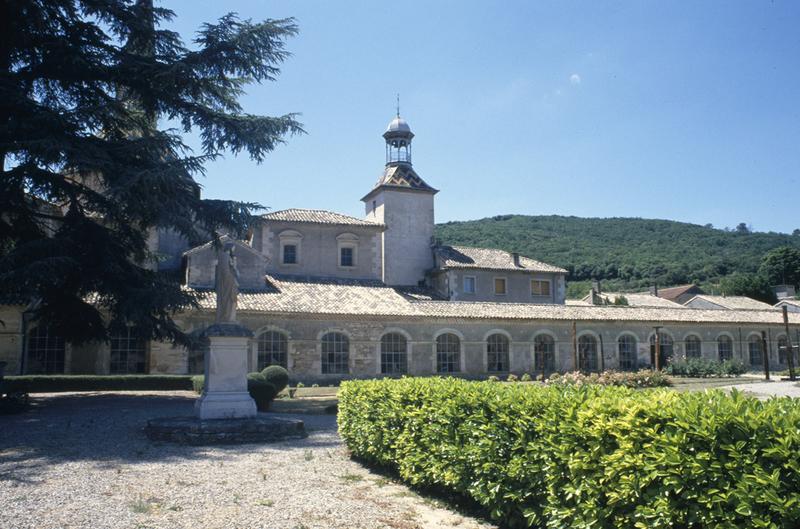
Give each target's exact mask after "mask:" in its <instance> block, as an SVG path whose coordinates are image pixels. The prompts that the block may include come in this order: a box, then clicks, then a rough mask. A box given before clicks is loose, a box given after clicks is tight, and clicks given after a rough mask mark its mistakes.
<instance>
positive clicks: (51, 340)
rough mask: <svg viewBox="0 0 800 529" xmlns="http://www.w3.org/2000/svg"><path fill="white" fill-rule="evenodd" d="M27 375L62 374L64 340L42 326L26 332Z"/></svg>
mask: <svg viewBox="0 0 800 529" xmlns="http://www.w3.org/2000/svg"><path fill="white" fill-rule="evenodd" d="M27 348H28V365H27V367H26V368H25V371H26V372H27V373H34V374H50V373H63V372H64V351H65V349H66V346H65V344H64V339H63V338H61V337H60V336H56V335H55V334H52V333H50V330H49V329H48V328H47V327H44V326H41V325H39V326H37V327H35V328H33V329H31V330H30V332H28V343H27Z"/></svg>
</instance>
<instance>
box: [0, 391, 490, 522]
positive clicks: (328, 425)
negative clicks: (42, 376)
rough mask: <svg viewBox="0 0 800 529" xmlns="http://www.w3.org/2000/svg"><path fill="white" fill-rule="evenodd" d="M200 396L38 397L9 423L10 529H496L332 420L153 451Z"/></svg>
mask: <svg viewBox="0 0 800 529" xmlns="http://www.w3.org/2000/svg"><path fill="white" fill-rule="evenodd" d="M194 399H195V395H194V394H192V393H190V392H174V393H169V394H164V393H148V392H143V393H138V394H136V395H131V394H130V393H128V394H113V393H99V394H98V393H83V394H79V393H72V394H57V395H45V396H37V397H36V398H34V399H33V401H34V407H33V409H32V410H30V411H29V412H27V413H23V414H20V415H7V416H0V505H1V506H2V508H0V527H2V528H3V529H22V528H30V529H34V528H35V529H48V528H78V527H85V528H92V529H105V528H140V529H145V528H147V529H150V528H164V529H167V528H169V529H172V528H183V527H187V528H189V527H191V528H194V529H200V528H264V529H267V528H270V529H271V528H275V529H278V528H280V529H302V528H305V529H311V528H320V529H323V528H325V529H327V528H339V527H340V528H350V529H353V528H364V529H367V528H369V529H374V528H396V529H419V528H428V527H431V528H432V527H460V528H465V529H474V528H489V527H493V526H491V525H489V524H487V523H484V522H481V521H478V520H475V519H473V518H469V517H466V516H463V515H461V514H458V513H456V512H453V511H451V510H448V509H446V508H444V507H443V506H442V505H440V504H439V503H438V502H436V501H432V500H430V499H426V498H422V497H420V496H418V495H417V494H415V493H414V492H412V491H410V490H409V489H408V488H406V487H404V486H402V485H399V484H396V483H393V482H391V481H390V480H388V479H386V478H385V477H383V476H380V475H378V474H375V473H371V472H370V471H369V470H367V469H366V468H364V467H363V466H361V465H360V464H358V463H356V462H354V461H351V460H350V459H349V458H348V455H347V452H346V450H345V448H344V447H343V444H342V442H341V440H340V439H339V436H338V435H337V433H336V422H335V417H333V416H315V415H304V416H302V417H301V418H302V419H303V420H305V421H306V428H307V429H308V430H309V433H310V435H309V437H308V439H305V440H302V441H290V442H285V443H275V444H269V445H258V444H249V445H238V446H215V447H188V446H178V445H171V444H155V443H152V442H150V441H149V440H148V439H147V438H146V437H145V436H144V434H143V432H142V427H143V426H144V424H145V423H146V421H147V419H150V418H153V417H160V416H175V415H189V414H191V411H192V405H193V402H194Z"/></svg>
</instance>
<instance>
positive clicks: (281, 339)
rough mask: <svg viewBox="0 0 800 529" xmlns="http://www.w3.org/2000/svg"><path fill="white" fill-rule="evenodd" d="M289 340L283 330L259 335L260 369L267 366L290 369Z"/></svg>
mask: <svg viewBox="0 0 800 529" xmlns="http://www.w3.org/2000/svg"><path fill="white" fill-rule="evenodd" d="M288 357H289V341H288V340H287V339H286V335H285V334H283V333H282V332H277V331H267V332H265V333H262V334H260V335H259V337H258V370H259V371H261V370H262V369H264V368H265V367H267V366H281V367H282V368H284V369H288Z"/></svg>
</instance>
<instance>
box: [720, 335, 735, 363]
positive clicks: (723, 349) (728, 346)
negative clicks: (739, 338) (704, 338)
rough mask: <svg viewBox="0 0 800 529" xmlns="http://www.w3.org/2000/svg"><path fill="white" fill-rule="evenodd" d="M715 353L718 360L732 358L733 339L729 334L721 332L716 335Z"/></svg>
mask: <svg viewBox="0 0 800 529" xmlns="http://www.w3.org/2000/svg"><path fill="white" fill-rule="evenodd" d="M717 353H718V354H719V361H720V362H724V361H725V360H730V359H732V358H733V340H731V337H730V336H727V335H725V334H721V335H719V336H718V337H717Z"/></svg>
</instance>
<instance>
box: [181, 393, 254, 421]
mask: <svg viewBox="0 0 800 529" xmlns="http://www.w3.org/2000/svg"><path fill="white" fill-rule="evenodd" d="M194 412H195V415H197V418H198V419H200V420H201V421H207V420H210V419H247V418H250V417H255V416H256V414H257V413H258V410H257V409H256V402H255V401H254V400H253V398H252V397H251V396H250V394H249V393H248V392H246V391H215V392H213V393H204V394H203V395H202V396H201V397H200V398H199V399H197V401H196V402H195V403H194Z"/></svg>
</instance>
